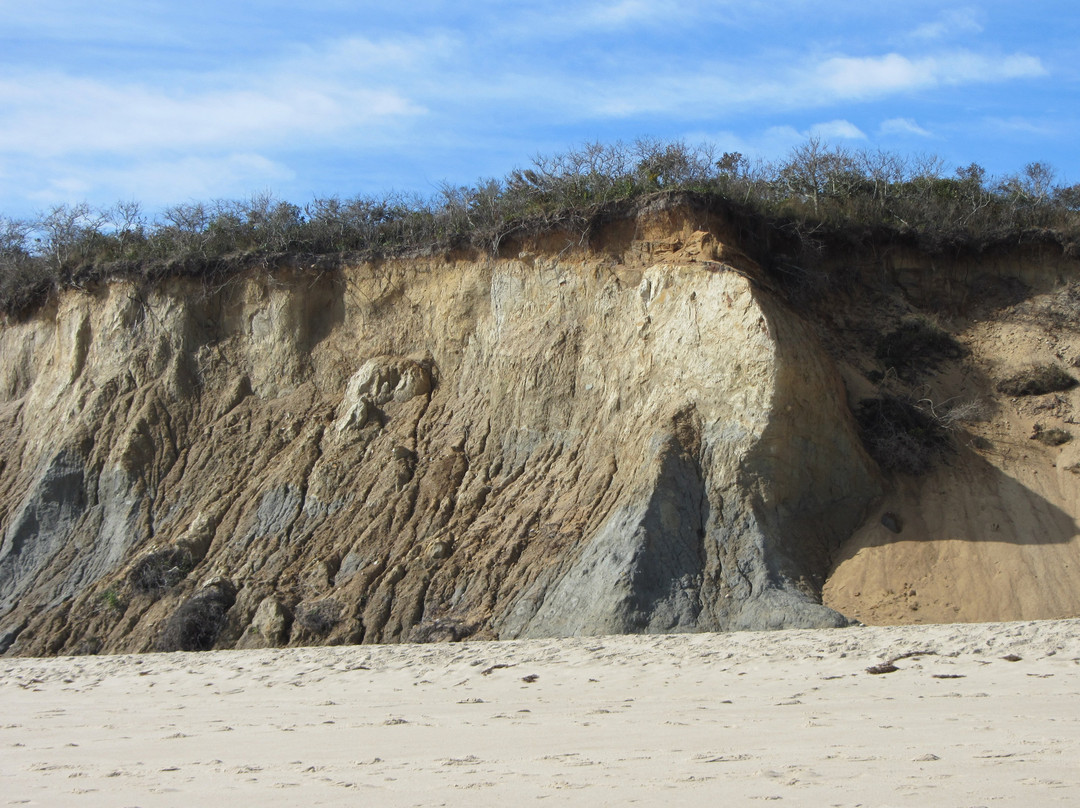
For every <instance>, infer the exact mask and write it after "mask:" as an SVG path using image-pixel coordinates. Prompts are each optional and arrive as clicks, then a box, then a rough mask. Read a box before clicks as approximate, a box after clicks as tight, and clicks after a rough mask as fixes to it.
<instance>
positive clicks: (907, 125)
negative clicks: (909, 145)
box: [878, 118, 933, 137]
mask: <svg viewBox="0 0 1080 808" xmlns="http://www.w3.org/2000/svg"><path fill="white" fill-rule="evenodd" d="M878 133H879V134H882V135H917V136H918V137H933V135H932V134H931V133H930V132H929V131H927V130H926V129H923V128H922V127H921V126H919V124H917V123H916V122H915V120H914V119H912V118H889V119H888V120H884V121H882V122H881V126H879V127H878Z"/></svg>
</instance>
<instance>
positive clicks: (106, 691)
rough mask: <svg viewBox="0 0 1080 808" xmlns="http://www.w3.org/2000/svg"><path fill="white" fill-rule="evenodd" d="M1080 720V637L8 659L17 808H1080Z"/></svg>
mask: <svg viewBox="0 0 1080 808" xmlns="http://www.w3.org/2000/svg"><path fill="white" fill-rule="evenodd" d="M889 663H891V665H890V664H889ZM881 666H884V667H881ZM869 668H873V669H876V670H884V671H889V672H881V673H871V672H869V671H868V669H869ZM890 668H895V670H891V671H890ZM1078 704H1080V621H1077V620H1063V621H1039V622H1028V623H996V624H976V625H938V626H907V627H894V628H870V627H866V628H863V627H860V628H850V629H834V630H829V631H784V632H771V633H752V632H746V633H734V634H695V635H674V636H647V637H645V636H618V637H590V638H580V639H572V640H540V641H527V642H507V643H461V644H442V645H398V646H357V647H336V648H302V649H287V650H273V651H257V652H240V651H227V652H210V653H202V654H184V653H177V654H158V655H144V656H117V657H106V656H102V657H67V658H54V659H4V660H2V662H0V749H2V750H3V752H2V755H0V795H2V796H0V802H2V804H5V805H73V806H185V805H209V804H225V805H229V806H241V805H243V806H247V805H252V806H256V805H257V806H277V805H281V806H285V805H299V804H303V805H347V804H348V805H353V804H369V805H387V806H412V805H425V806H429V805H513V804H519V803H531V802H535V801H542V802H547V803H548V804H552V805H554V804H569V805H590V806H596V805H620V804H627V803H630V804H639V805H659V804H679V805H715V804H717V801H718V800H721V799H722V800H727V801H734V804H745V803H749V802H750V801H755V802H756V801H759V800H760V801H783V802H786V803H787V804H798V805H829V806H860V805H861V806H888V805H920V806H926V805H934V806H998V805H1046V804H1059V803H1060V804H1070V805H1075V804H1076V803H1077V801H1078V800H1080V709H1078V708H1077V705H1078Z"/></svg>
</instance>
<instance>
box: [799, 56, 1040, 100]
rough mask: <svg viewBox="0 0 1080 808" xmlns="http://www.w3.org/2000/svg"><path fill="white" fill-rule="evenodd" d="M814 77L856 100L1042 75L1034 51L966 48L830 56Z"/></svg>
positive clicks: (838, 95)
mask: <svg viewBox="0 0 1080 808" xmlns="http://www.w3.org/2000/svg"><path fill="white" fill-rule="evenodd" d="M814 73H815V76H814V82H815V83H817V84H818V85H819V86H820V87H821V88H823V89H824V90H825V91H827V92H828V93H829V94H830V95H832V96H833V97H834V98H837V99H861V98H867V97H872V96H880V95H888V94H890V93H897V92H905V91H908V90H917V89H922V88H925V87H935V86H939V85H958V84H980V83H988V82H995V81H1007V80H1010V79H1019V78H1034V77H1038V76H1044V75H1046V69H1045V68H1044V67H1043V65H1042V62H1041V61H1040V60H1039V59H1038V58H1037V57H1034V56H1027V55H1025V54H1013V55H1011V56H1006V57H1004V58H992V57H989V56H986V55H983V54H978V53H972V52H971V51H966V50H957V51H952V52H944V53H940V54H938V55H935V56H924V57H920V58H917V59H909V58H908V57H906V56H902V55H901V54H898V53H889V54H886V55H884V56H874V57H862V58H851V57H844V56H840V57H834V58H831V59H827V60H825V61H824V62H822V63H821V64H820V65H818V66H817V68H816V70H815V71H814Z"/></svg>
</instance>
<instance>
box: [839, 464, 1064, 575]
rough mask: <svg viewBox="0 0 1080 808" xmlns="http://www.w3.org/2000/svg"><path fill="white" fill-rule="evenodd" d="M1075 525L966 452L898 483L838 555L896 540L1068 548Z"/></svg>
mask: <svg viewBox="0 0 1080 808" xmlns="http://www.w3.org/2000/svg"><path fill="white" fill-rule="evenodd" d="M1078 533H1080V526H1078V525H1077V522H1076V520H1075V519H1074V518H1073V517H1072V516H1071V515H1069V514H1068V513H1066V512H1065V511H1064V510H1062V509H1061V508H1060V507H1058V506H1057V505H1055V504H1054V503H1053V502H1050V501H1049V500H1048V499H1046V498H1045V497H1043V496H1042V495H1040V494H1039V493H1037V492H1036V491H1033V490H1032V489H1031V488H1029V487H1028V486H1026V485H1024V484H1023V483H1021V482H1020V481H1019V480H1017V479H1016V478H1014V477H1011V476H1010V475H1008V474H1006V473H1005V472H1003V471H1002V470H1001V469H999V468H998V467H997V466H995V465H993V464H992V463H990V462H989V461H988V460H986V459H985V458H984V457H982V456H980V455H979V454H978V453H977V452H975V451H974V450H973V449H970V448H967V447H961V448H960V449H958V450H956V451H955V452H953V453H951V454H950V455H949V456H947V457H945V458H943V459H942V460H940V461H939V464H938V466H937V467H936V468H935V469H934V470H932V471H930V472H928V473H927V474H925V475H924V476H919V477H916V476H910V475H906V476H904V477H902V478H898V479H896V480H894V484H893V486H892V487H891V488H890V490H889V491H888V492H887V493H886V494H885V495H884V496H883V498H882V499H881V501H880V502H879V503H878V504H877V507H876V508H875V509H874V510H873V511H872V512H871V514H870V515H869V518H868V519H867V520H866V522H865V523H864V524H863V525H862V526H861V527H860V528H859V536H857V537H855V538H854V539H853V540H852V541H850V542H848V543H847V544H846V545H845V547H844V548H843V551H842V552H841V553H840V554H839V555H838V556H837V564H839V563H842V562H844V561H846V560H848V559H850V558H851V557H853V556H854V555H855V554H857V553H858V552H859V551H860V550H861V549H863V548H866V547H880V546H883V545H886V544H894V543H897V542H931V541H938V540H943V539H945V540H950V541H961V542H976V543H978V542H1000V543H1006V544H1013V545H1021V546H1035V545H1046V544H1067V543H1069V542H1072V541H1074V540H1075V539H1076V537H1077V534H1078Z"/></svg>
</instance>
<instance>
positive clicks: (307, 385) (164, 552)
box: [0, 209, 1080, 654]
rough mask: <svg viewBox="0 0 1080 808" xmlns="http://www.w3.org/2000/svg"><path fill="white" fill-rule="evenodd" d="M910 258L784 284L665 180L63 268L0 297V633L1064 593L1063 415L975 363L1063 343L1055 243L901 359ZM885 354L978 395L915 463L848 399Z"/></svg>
mask: <svg viewBox="0 0 1080 808" xmlns="http://www.w3.org/2000/svg"><path fill="white" fill-rule="evenodd" d="M552 245H554V246H552ZM890 260H891V261H892V259H890ZM905 261H907V259H904V260H899V263H897V262H896V261H892V263H891V264H890V266H889V273H890V276H889V283H888V290H887V291H885V292H883V291H882V288H883V287H882V286H881V284H879V283H878V278H877V275H875V274H874V273H876V272H878V270H879V267H876V266H875V267H874V268H873V269H872V271H871V272H870V277H871V278H872V279H873V281H872V282H867V273H866V271H864V270H862V269H859V270H857V271H854V274H853V275H852V278H853V279H855V280H853V282H852V284H851V286H850V288H847V289H845V290H843V292H842V294H840V297H838V300H841V298H842V301H841V302H842V307H841V308H840V309H837V308H836V306H835V305H833V306H823V305H821V303H820V301H819V302H818V303H817V304H814V305H812V306H808V307H807V308H806V309H805V310H801V309H800V308H799V307H798V306H796V305H793V304H792V302H791V294H790V293H788V292H783V291H782V290H778V289H777V288H776V286H775V281H774V280H773V279H771V278H770V275H769V274H768V273H766V272H765V271H763V270H762V268H761V267H760V266H759V264H758V263H756V262H755V261H754V260H752V259H751V258H749V257H747V255H746V254H745V253H744V252H743V251H742V250H741V249H740V244H739V238H738V234H737V233H735V232H733V231H732V229H731V228H730V227H729V226H728V225H727V223H726V222H725V221H724V220H723V218H722V217H717V216H710V215H705V214H702V213H700V212H698V211H694V210H692V209H661V210H652V211H650V210H638V211H636V212H635V213H634V214H632V215H630V216H628V217H627V218H625V219H624V220H620V221H618V222H615V223H612V224H611V225H610V226H609V227H607V228H606V229H605V231H604V232H603V233H600V234H596V235H595V236H594V238H593V239H592V241H591V242H589V243H588V244H585V245H580V244H579V245H571V246H570V247H569V248H568V246H567V245H566V244H565V243H564V242H560V241H559V239H558V238H556V237H555V236H550V237H538V238H537V239H533V240H531V241H530V240H523V241H522V242H521V243H517V244H514V245H511V246H510V247H504V249H503V250H502V252H501V254H500V256H499V257H488V256H478V255H475V254H460V255H455V254H450V255H445V256H435V257H422V258H411V259H398V260H386V261H378V262H363V263H356V264H348V263H346V264H344V265H342V266H340V267H338V268H336V269H334V270H332V271H319V272H316V271H314V270H310V269H308V268H306V267H305V266H303V265H302V263H301V262H299V261H297V260H292V261H286V262H282V264H281V265H280V266H277V267H275V268H273V269H271V270H269V271H254V270H252V271H248V272H245V273H242V274H237V275H234V276H232V277H230V278H229V279H227V280H224V281H222V282H221V283H219V284H216V285H214V284H211V283H209V282H206V281H203V280H199V279H194V278H171V279H167V280H164V281H161V282H159V283H156V284H154V285H152V286H146V285H142V284H138V283H136V282H133V281H130V280H123V279H117V280H113V281H110V282H107V283H101V284H98V285H95V286H94V287H93V288H89V289H86V290H69V291H66V292H64V293H62V294H61V295H59V296H58V297H57V298H55V299H54V300H52V301H50V303H48V304H47V305H45V306H44V307H42V308H41V309H40V310H38V311H36V312H35V313H33V314H32V315H30V316H28V317H27V318H25V319H23V320H20V321H17V322H9V323H8V324H6V325H5V326H4V327H3V329H2V330H0V422H2V425H3V429H2V432H0V436H2V437H0V531H2V544H0V649H2V650H3V651H4V652H6V653H9V654H56V653H96V652H130V651H146V650H153V649H185V650H198V649H206V648H213V647H217V648H229V647H246V648H251V647H267V646H277V645H286V644H288V645H303V644H316V643H358V642H395V641H426V640H446V639H449V640H457V639H462V638H466V637H476V638H516V637H541V636H569V635H582V634H602V633H626V632H672V631H701V630H729V629H761V628H782V627H818V626H839V625H844V624H845V623H846V622H848V618H859V619H863V620H868V621H874V620H877V621H882V622H906V621H913V620H930V619H940V618H942V617H944V618H946V619H949V618H951V619H974V620H978V619H1010V618H1026V617H1044V616H1045V617H1050V616H1066V615H1075V614H1078V613H1080V594H1078V593H1080V587H1077V586H1076V585H1075V582H1076V581H1077V575H1078V573H1080V536H1078V535H1077V528H1076V522H1075V518H1076V511H1077V505H1076V503H1077V502H1080V475H1078V474H1077V473H1076V471H1077V469H1080V466H1074V467H1073V468H1072V470H1071V471H1070V470H1069V469H1070V463H1075V462H1076V459H1077V458H1076V457H1075V454H1076V449H1075V445H1074V444H1070V443H1069V442H1068V440H1067V439H1066V440H1064V441H1063V442H1062V443H1059V444H1056V445H1055V444H1053V442H1052V441H1049V442H1048V441H1031V440H1030V439H1029V438H1030V435H1027V434H1024V435H1023V436H1022V437H1019V435H1020V431H1022V430H1029V431H1030V430H1032V429H1034V427H1035V426H1036V424H1037V425H1038V428H1039V430H1041V431H1042V432H1046V430H1047V429H1050V428H1057V429H1058V431H1059V432H1062V433H1067V432H1068V430H1067V425H1068V423H1071V420H1070V419H1072V417H1073V413H1075V412H1076V409H1077V404H1078V403H1080V402H1078V401H1077V395H1078V394H1077V392H1076V391H1075V390H1072V389H1066V390H1063V391H1058V392H1054V393H1052V394H1050V395H1051V396H1056V398H1054V399H1053V400H1052V401H1051V399H1050V397H1048V396H1047V395H1042V396H1041V398H1039V397H1036V398H1031V397H1027V396H1025V397H1014V399H1013V400H1014V402H1019V403H1016V404H1015V405H1014V406H1011V407H1010V406H1008V405H1007V404H1001V402H1002V401H1005V400H1006V399H1005V398H1004V397H1003V396H1002V394H1000V393H998V392H996V391H997V388H996V387H995V384H996V383H997V381H996V380H997V379H998V378H1000V377H1002V376H1003V375H1007V373H1006V371H1008V370H1009V369H1010V368H1012V366H1014V365H1015V366H1016V367H1020V366H1021V365H1024V364H1025V363H1027V362H1029V360H1030V361H1034V359H1033V357H1036V355H1038V354H1040V352H1042V353H1047V352H1048V353H1049V354H1052V355H1053V356H1052V358H1055V361H1057V362H1059V364H1062V365H1063V366H1064V367H1069V362H1070V361H1073V360H1074V359H1080V342H1078V341H1077V337H1076V331H1075V326H1076V322H1077V321H1076V319H1073V320H1071V321H1069V320H1068V318H1066V320H1067V322H1066V325H1067V326H1068V327H1067V328H1056V329H1055V330H1054V333H1055V335H1056V336H1055V337H1054V344H1053V346H1050V345H1049V343H1047V342H1046V337H1045V336H1044V335H1043V332H1042V331H1040V328H1041V326H1038V327H1036V326H1031V325H1030V323H1029V324H1028V325H1024V323H1025V320H1024V318H1025V317H1028V318H1029V319H1030V318H1031V317H1033V316H1035V315H1033V314H1032V311H1034V309H1033V308H1032V307H1036V308H1037V307H1038V306H1039V305H1043V303H1042V302H1040V301H1050V303H1046V304H1045V305H1051V303H1053V305H1060V304H1061V300H1066V303H1067V302H1068V300H1067V299H1066V298H1062V295H1067V294H1068V293H1069V291H1068V290H1069V289H1071V288H1072V287H1070V286H1069V284H1070V283H1075V279H1076V277H1077V276H1076V274H1071V275H1070V274H1069V273H1075V267H1073V266H1072V265H1071V264H1069V262H1063V263H1062V264H1061V267H1060V268H1059V271H1057V273H1056V274H1055V273H1049V274H1048V275H1046V276H1045V277H1044V275H1043V274H1040V275H1039V276H1038V279H1037V280H1033V279H1032V278H1027V279H1026V280H1027V281H1028V282H1030V283H1029V284H1028V285H1027V286H1025V287H1024V288H1025V289H1027V290H1028V292H1026V293H1024V294H1020V295H1014V296H1013V297H1011V298H1007V299H1006V298H1001V299H998V298H994V297H993V296H992V295H990V296H987V297H986V299H985V301H983V302H981V303H979V304H978V305H974V304H972V305H971V306H968V309H967V313H966V314H964V315H963V316H960V315H957V316H955V317H954V318H953V319H952V320H950V322H949V329H948V330H950V333H952V334H954V335H955V339H956V341H957V344H958V345H960V346H961V348H962V349H963V350H961V351H958V352H956V353H955V354H954V355H953V354H950V355H948V356H945V357H942V358H940V361H937V360H935V362H934V363H933V367H929V366H922V367H919V368H913V369H911V373H910V375H908V374H907V369H906V368H901V372H900V373H899V376H903V377H904V378H903V379H899V380H898V373H897V370H896V366H895V364H896V363H895V362H894V363H893V364H891V365H890V364H889V363H890V361H891V360H890V358H889V357H887V356H886V357H885V358H884V359H883V358H882V356H881V350H880V340H879V337H880V335H881V334H882V333H885V332H886V331H888V329H889V328H890V325H889V324H890V323H895V324H900V325H897V327H898V328H899V327H900V326H901V325H902V323H903V322H905V318H908V317H910V316H911V313H912V311H915V310H916V309H918V308H919V307H920V306H922V307H923V308H926V306H927V305H928V304H927V303H926V301H925V300H924V301H921V302H920V300H919V296H920V295H924V296H925V295H927V294H929V296H930V297H931V298H933V299H934V301H935V302H936V303H938V304H940V303H941V302H942V301H950V300H951V301H954V302H955V299H956V295H955V294H954V293H953V292H950V291H948V290H946V291H945V292H941V293H938V292H933V291H929V292H928V290H931V289H932V288H933V286H934V284H935V283H938V282H939V281H941V280H942V279H943V278H944V279H947V278H952V277H955V276H954V275H950V274H949V273H945V274H944V275H941V276H937V275H932V274H928V272H927V270H926V269H925V267H921V266H920V265H919V262H918V260H916V259H911V260H910V261H907V262H906V263H905ZM1073 263H1075V262H1073ZM1026 266H1027V265H1026V264H1024V265H1023V266H1021V265H1019V264H1016V265H1014V264H1012V263H1009V262H1005V264H1003V265H1002V266H1000V267H999V266H997V265H995V266H993V267H988V269H987V271H988V272H989V276H988V277H992V278H993V279H994V284H996V285H993V284H992V286H993V289H1005V288H1012V287H1010V286H1009V283H1011V281H1009V279H1017V283H1024V282H1025V280H1024V277H1023V274H1024V272H1025V271H1028V270H1027V269H1025V268H1024V267H1026ZM950 271H952V270H950ZM905 273H909V274H908V275H905ZM910 273H914V275H911V274H910ZM912 277H918V278H925V277H929V278H930V280H929V281H925V280H920V281H918V283H915V284H914V285H912V284H913V281H912V280H911V278H912ZM1003 279H1005V280H1003ZM1006 281H1009V282H1006ZM905 283H906V284H908V287H910V288H908V287H906V286H905ZM838 294H839V293H838ZM1055 301H1056V302H1055ZM958 305H959V304H958ZM965 305H966V304H965ZM1025 306H1026V307H1027V308H1025ZM1036 319H1038V318H1037V317H1036ZM1069 323H1071V325H1069ZM1070 328H1072V329H1074V330H1069V329H1070ZM1029 343H1030V344H1029ZM995 346H996V347H995ZM1024 346H1026V347H1024ZM1021 348H1023V349H1024V350H1025V351H1027V353H1024V354H1023V356H1021V355H1020V354H1019V353H1017V352H1018V351H1020V350H1021ZM1006 349H1007V350H1006ZM1002 357H1005V359H1002ZM1036 358H1037V357H1036ZM890 372H891V375H890ZM890 385H892V387H890ZM897 385H900V386H904V387H905V389H906V390H907V391H908V392H911V391H912V390H917V391H922V392H925V393H926V396H924V398H926V399H927V400H929V401H931V403H932V404H934V405H935V406H938V405H940V403H941V402H947V401H955V400H960V399H964V400H965V401H967V400H971V401H975V400H977V401H980V402H983V404H982V405H981V409H980V410H979V413H977V417H972V418H970V419H969V420H966V421H965V420H963V419H962V418H960V417H959V416H956V417H954V418H953V419H952V420H949V419H944V420H942V421H941V422H940V424H939V423H938V422H936V421H935V422H934V424H935V426H940V425H945V426H948V427H950V428H951V429H953V430H954V431H953V433H952V434H951V435H949V436H946V437H947V438H948V440H949V442H950V446H951V448H949V449H948V450H947V451H946V450H944V449H943V450H942V451H941V456H940V459H939V460H937V461H936V462H935V463H934V464H933V466H932V467H931V468H929V469H928V470H923V471H921V472H920V473H919V474H910V473H906V472H904V471H890V470H889V469H888V468H886V469H885V470H884V471H883V470H882V460H881V458H880V456H876V455H874V454H873V453H872V451H868V449H867V438H868V436H867V434H866V432H867V429H868V428H869V427H868V424H870V423H871V422H868V421H867V420H866V418H865V417H860V413H865V408H864V409H863V410H860V402H863V401H866V400H877V401H882V400H891V397H892V393H893V392H895V391H894V390H893V388H895V387H896V386H897ZM883 391H884V393H883ZM885 393H888V395H885ZM913 400H915V401H918V399H913ZM1038 407H1043V408H1042V409H1037V408H1038ZM954 409H955V408H954ZM1059 427H1060V428H1059ZM1014 444H1015V446H1016V447H1019V448H1015V449H1010V448H1009V447H1010V446H1013V445H1014ZM886 465H887V464H886ZM991 512H992V513H991ZM991 525H993V526H994V527H993V528H992V529H991V527H990V526H991ZM984 531H985V532H984ZM995 587H996V588H995ZM1000 593H1005V594H1000ZM823 598H824V600H823ZM990 604H993V605H990ZM913 605H914V608H913ZM845 615H846V617H845Z"/></svg>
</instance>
